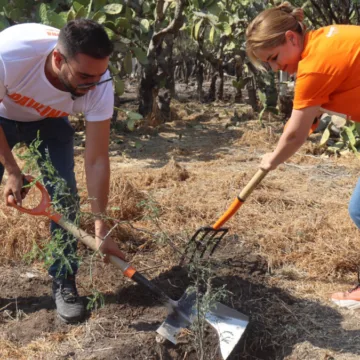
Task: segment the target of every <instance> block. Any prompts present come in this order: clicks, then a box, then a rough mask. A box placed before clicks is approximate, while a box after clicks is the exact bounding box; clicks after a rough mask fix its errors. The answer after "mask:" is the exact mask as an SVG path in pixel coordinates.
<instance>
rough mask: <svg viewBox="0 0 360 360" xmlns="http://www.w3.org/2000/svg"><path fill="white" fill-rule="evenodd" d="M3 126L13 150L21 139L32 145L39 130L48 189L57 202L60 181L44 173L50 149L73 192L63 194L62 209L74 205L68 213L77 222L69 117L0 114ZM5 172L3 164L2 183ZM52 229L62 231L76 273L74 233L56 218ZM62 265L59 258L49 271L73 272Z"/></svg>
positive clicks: (57, 274)
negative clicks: (25, 117) (26, 117)
mask: <svg viewBox="0 0 360 360" xmlns="http://www.w3.org/2000/svg"><path fill="white" fill-rule="evenodd" d="M0 125H1V127H2V129H3V131H4V133H5V136H6V139H7V141H8V144H9V146H10V148H11V149H12V148H13V147H14V146H15V145H16V144H18V143H20V142H21V143H25V144H26V145H29V144H30V143H31V142H32V141H34V140H35V139H36V138H37V136H38V132H39V140H40V141H41V144H40V146H39V147H38V150H39V152H40V153H41V157H42V159H40V160H39V161H38V164H39V166H40V171H41V172H42V174H43V175H44V176H45V178H44V180H45V183H46V188H47V190H48V192H49V194H50V197H51V198H52V200H53V201H54V198H53V197H54V196H55V195H58V194H57V193H56V189H55V188H56V183H55V184H54V181H52V184H49V183H48V179H47V174H46V173H44V168H42V167H41V163H42V161H43V160H45V156H46V155H45V154H46V151H47V152H48V154H49V157H50V160H51V162H52V165H53V167H54V168H55V169H56V171H57V176H59V177H60V178H63V179H64V180H65V182H66V185H67V188H68V192H69V194H70V196H67V197H66V196H64V197H61V196H60V197H59V205H60V206H61V207H62V208H67V209H69V208H71V210H70V213H68V214H67V216H68V218H69V219H70V220H72V221H74V220H75V216H76V209H77V208H78V204H79V201H78V195H77V187H76V180H75V174H74V130H73V128H72V127H71V125H70V123H69V121H68V119H67V118H47V119H44V120H40V121H32V122H20V121H14V120H8V119H5V118H2V117H0ZM3 174H4V167H3V166H2V164H0V182H1V180H2V177H3ZM70 198H71V199H72V200H71V201H72V202H73V203H75V205H76V206H74V204H73V205H72V206H69V199H70ZM50 230H51V233H52V235H54V232H59V231H61V232H62V241H63V242H64V243H65V244H66V247H65V248H64V252H63V254H64V255H65V257H66V258H68V264H69V265H70V267H71V269H72V271H71V272H72V273H73V274H76V272H77V269H78V262H77V260H76V259H75V256H74V255H75V253H76V248H77V242H76V241H75V240H74V238H73V237H72V236H71V235H70V234H68V233H66V232H65V231H63V230H62V229H60V226H59V225H57V224H56V223H54V222H53V221H52V222H51V225H50ZM55 258H56V256H55ZM60 265H61V261H60V260H59V259H58V260H56V261H55V262H54V264H53V265H52V266H51V267H50V268H49V274H50V275H51V276H53V277H60V278H61V277H64V276H65V274H66V273H68V272H69V271H68V270H67V269H66V267H65V266H60Z"/></svg>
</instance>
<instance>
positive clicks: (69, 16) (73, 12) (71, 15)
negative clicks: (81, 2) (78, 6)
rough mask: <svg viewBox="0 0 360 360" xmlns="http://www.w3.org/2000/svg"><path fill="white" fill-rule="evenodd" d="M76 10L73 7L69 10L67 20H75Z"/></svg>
mask: <svg viewBox="0 0 360 360" xmlns="http://www.w3.org/2000/svg"><path fill="white" fill-rule="evenodd" d="M75 16H76V14H75V11H74V10H73V9H71V10H69V11H68V13H67V19H66V20H67V21H68V22H69V21H71V20H75Z"/></svg>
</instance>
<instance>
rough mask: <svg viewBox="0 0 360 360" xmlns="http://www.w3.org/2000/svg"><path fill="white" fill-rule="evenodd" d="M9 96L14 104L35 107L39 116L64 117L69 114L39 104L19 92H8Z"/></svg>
mask: <svg viewBox="0 0 360 360" xmlns="http://www.w3.org/2000/svg"><path fill="white" fill-rule="evenodd" d="M9 98H10V99H12V100H13V101H14V102H15V103H16V104H19V105H21V106H26V107H29V108H33V109H35V110H36V111H37V112H38V113H39V114H40V115H41V116H44V117H51V118H56V117H64V116H68V115H69V114H68V113H66V112H64V111H61V110H56V109H53V108H52V107H50V106H46V105H43V104H40V103H38V102H37V101H35V100H34V99H32V98H29V97H28V96H24V95H21V94H17V93H13V94H9Z"/></svg>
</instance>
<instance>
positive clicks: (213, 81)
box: [208, 71, 218, 102]
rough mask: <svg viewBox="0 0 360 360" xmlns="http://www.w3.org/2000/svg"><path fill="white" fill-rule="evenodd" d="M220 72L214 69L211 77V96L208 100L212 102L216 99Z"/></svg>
mask: <svg viewBox="0 0 360 360" xmlns="http://www.w3.org/2000/svg"><path fill="white" fill-rule="evenodd" d="M217 77H218V74H217V72H216V71H214V73H213V76H212V77H211V83H210V89H209V96H208V101H210V102H212V101H215V100H216V80H217Z"/></svg>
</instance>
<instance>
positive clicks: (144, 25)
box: [140, 19, 150, 34]
mask: <svg viewBox="0 0 360 360" xmlns="http://www.w3.org/2000/svg"><path fill="white" fill-rule="evenodd" d="M140 29H141V31H142V32H143V33H145V34H147V33H148V32H149V30H150V23H149V20H147V19H142V20H141V21H140Z"/></svg>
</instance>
